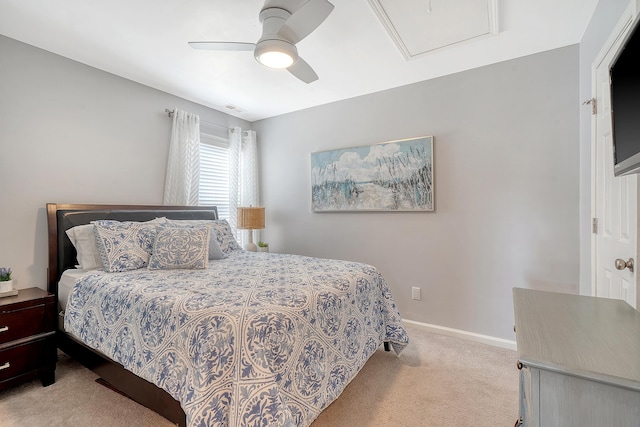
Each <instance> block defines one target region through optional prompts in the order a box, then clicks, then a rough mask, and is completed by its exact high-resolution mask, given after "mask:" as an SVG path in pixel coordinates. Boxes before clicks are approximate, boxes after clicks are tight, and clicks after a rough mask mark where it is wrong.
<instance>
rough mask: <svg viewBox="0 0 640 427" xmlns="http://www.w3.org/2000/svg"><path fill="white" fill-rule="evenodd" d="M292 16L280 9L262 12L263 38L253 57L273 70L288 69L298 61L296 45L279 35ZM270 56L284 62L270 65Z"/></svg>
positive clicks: (271, 8) (258, 43) (272, 8)
mask: <svg viewBox="0 0 640 427" xmlns="http://www.w3.org/2000/svg"><path fill="white" fill-rule="evenodd" d="M290 16H291V13H290V12H289V11H287V10H285V9H282V8H279V7H270V8H266V9H263V10H262V11H261V12H260V22H262V36H261V37H260V40H258V42H257V43H256V48H255V49H254V51H253V55H254V57H255V58H256V60H257V61H258V62H260V63H261V64H263V65H266V66H268V67H272V68H287V67H288V66H290V65H291V64H293V63H295V62H296V61H297V60H298V49H297V48H296V46H295V44H293V43H291V42H290V41H289V40H287V39H285V38H284V37H282V36H280V35H279V34H278V31H280V29H281V28H282V26H283V25H284V23H285V21H286V20H287V19H288V18H289V17H290ZM268 56H272V57H274V56H275V57H277V58H280V59H281V60H283V61H284V62H278V63H277V65H273V63H269V61H268ZM287 57H288V58H290V60H288V59H287Z"/></svg>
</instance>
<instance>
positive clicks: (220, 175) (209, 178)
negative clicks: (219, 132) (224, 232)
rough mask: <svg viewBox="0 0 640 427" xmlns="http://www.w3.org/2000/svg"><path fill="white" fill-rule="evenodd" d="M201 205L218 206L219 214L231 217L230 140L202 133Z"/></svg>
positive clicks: (225, 217) (223, 216) (223, 217)
mask: <svg viewBox="0 0 640 427" xmlns="http://www.w3.org/2000/svg"><path fill="white" fill-rule="evenodd" d="M198 204H199V205H206V206H217V207H218V216H219V217H220V218H221V219H226V220H228V219H229V140H228V139H226V138H221V137H218V136H214V135H211V134H207V133H200V196H199V199H198Z"/></svg>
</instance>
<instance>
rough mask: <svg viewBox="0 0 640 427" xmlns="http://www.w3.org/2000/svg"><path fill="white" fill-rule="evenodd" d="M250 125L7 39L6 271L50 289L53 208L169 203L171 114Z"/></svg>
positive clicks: (3, 47) (2, 224)
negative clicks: (48, 217)
mask: <svg viewBox="0 0 640 427" xmlns="http://www.w3.org/2000/svg"><path fill="white" fill-rule="evenodd" d="M175 107H177V108H181V109H184V110H187V111H192V112H194V113H198V114H199V115H200V118H201V119H202V120H207V121H210V122H214V123H218V124H221V125H224V126H232V125H236V124H237V125H240V126H243V127H248V126H249V125H248V123H247V122H244V121H242V120H239V119H236V118H233V117H231V116H228V115H226V114H223V113H220V112H218V111H214V110H211V109H209V108H205V107H202V106H200V105H197V104H194V103H191V102H188V101H185V100H183V99H180V98H177V97H175V96H172V95H169V94H167V93H164V92H160V91H157V90H154V89H151V88H149V87H147V86H143V85H140V84H137V83H134V82H132V81H129V80H126V79H123V78H120V77H117V76H114V75H112V74H108V73H105V72H102V71H99V70H97V69H95V68H91V67H88V66H85V65H82V64H80V63H78V62H74V61H71V60H69V59H65V58H62V57H60V56H57V55H53V54H51V53H48V52H45V51H43V50H40V49H37V48H34V47H31V46H28V45H26V44H23V43H19V42H17V41H15V40H12V39H9V38H6V37H3V36H0V162H1V166H0V195H2V200H3V202H2V205H3V207H2V208H1V209H0V267H11V268H12V269H13V270H14V286H15V287H16V288H19V289H22V288H27V287H31V286H37V287H40V288H43V289H44V288H46V269H47V240H46V236H47V235H46V233H47V229H46V228H47V227H46V221H45V204H46V203H47V202H61V203H135V204H161V203H162V195H163V190H164V175H165V167H166V162H167V154H168V147H169V139H170V136H171V119H169V118H168V117H167V114H166V113H165V112H164V110H165V108H170V109H173V108H175Z"/></svg>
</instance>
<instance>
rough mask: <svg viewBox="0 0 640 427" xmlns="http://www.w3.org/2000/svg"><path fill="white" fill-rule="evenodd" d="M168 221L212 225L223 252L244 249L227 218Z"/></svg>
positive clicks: (170, 220) (170, 222) (169, 220)
mask: <svg viewBox="0 0 640 427" xmlns="http://www.w3.org/2000/svg"><path fill="white" fill-rule="evenodd" d="M167 223H168V224H175V225H206V226H208V227H211V229H212V232H213V233H214V235H215V237H216V240H217V241H218V246H219V247H220V249H221V250H222V252H223V253H225V254H229V253H231V252H233V251H241V250H242V248H241V247H240V245H239V244H238V242H237V241H236V239H235V237H233V232H232V231H231V226H230V225H229V223H228V222H227V220H226V219H216V220H179V219H167ZM209 259H213V258H209Z"/></svg>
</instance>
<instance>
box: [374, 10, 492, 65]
mask: <svg viewBox="0 0 640 427" xmlns="http://www.w3.org/2000/svg"><path fill="white" fill-rule="evenodd" d="M369 4H370V5H371V7H372V8H373V10H374V11H375V12H376V14H377V15H378V18H379V19H380V21H381V22H382V24H383V25H384V27H385V28H386V30H387V32H388V33H389V35H390V36H391V38H392V39H393V41H394V42H395V43H396V46H397V47H398V49H399V50H400V52H402V55H403V56H404V58H405V59H406V60H410V59H413V58H415V57H418V56H421V55H425V54H427V53H430V52H432V51H434V50H437V49H441V48H444V47H447V46H451V45H454V44H457V43H462V42H465V41H469V40H473V39H476V38H480V37H485V36H489V35H494V34H498V0H369Z"/></svg>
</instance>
